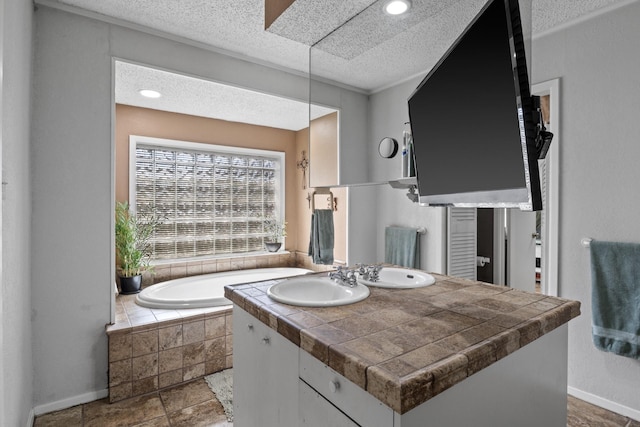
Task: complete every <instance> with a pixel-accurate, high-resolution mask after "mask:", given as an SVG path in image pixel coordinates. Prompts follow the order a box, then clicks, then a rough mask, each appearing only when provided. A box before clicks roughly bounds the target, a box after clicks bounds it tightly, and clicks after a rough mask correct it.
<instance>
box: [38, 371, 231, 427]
mask: <svg viewBox="0 0 640 427" xmlns="http://www.w3.org/2000/svg"><path fill="white" fill-rule="evenodd" d="M116 426H117V427H124V426H128V427H133V426H136V427H205V426H206V427H231V426H233V423H229V422H228V421H227V417H226V415H225V414H224V410H223V409H222V405H221V404H220V402H218V400H217V399H216V396H215V394H214V393H213V392H212V391H211V389H209V386H207V383H206V382H205V381H204V379H198V380H195V381H193V382H190V383H187V384H182V385H178V386H176V387H173V388H170V389H166V390H163V391H159V392H155V393H151V394H147V395H144V396H139V397H134V398H131V399H127V400H123V401H120V402H117V403H112V404H110V403H109V401H108V399H101V400H97V401H94V402H90V403H85V404H84V405H78V406H74V407H72V408H69V409H65V410H62V411H57V412H52V413H49V414H44V415H41V416H39V417H37V418H36V420H35V423H34V427H116Z"/></svg>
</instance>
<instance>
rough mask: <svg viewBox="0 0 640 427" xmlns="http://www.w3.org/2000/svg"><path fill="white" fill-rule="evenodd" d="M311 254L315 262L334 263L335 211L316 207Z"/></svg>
mask: <svg viewBox="0 0 640 427" xmlns="http://www.w3.org/2000/svg"><path fill="white" fill-rule="evenodd" d="M309 256H310V257H311V258H312V259H313V263H314V264H324V265H331V264H333V211H332V210H331V209H316V210H315V211H313V213H312V214H311V237H310V238H309Z"/></svg>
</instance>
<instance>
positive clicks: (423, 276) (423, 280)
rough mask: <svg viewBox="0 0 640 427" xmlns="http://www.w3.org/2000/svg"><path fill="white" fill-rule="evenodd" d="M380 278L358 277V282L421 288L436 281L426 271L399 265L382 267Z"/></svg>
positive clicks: (369, 284)
mask: <svg viewBox="0 0 640 427" xmlns="http://www.w3.org/2000/svg"><path fill="white" fill-rule="evenodd" d="M379 278H380V279H379V280H378V281H377V282H372V281H370V280H364V279H361V278H358V282H360V283H362V284H363V285H367V286H374V287H378V288H396V289H409V288H421V287H423V286H429V285H433V284H434V283H435V282H436V279H435V277H433V276H432V275H431V274H429V273H425V272H424V271H420V270H414V269H411V268H397V267H384V268H382V270H380V274H379Z"/></svg>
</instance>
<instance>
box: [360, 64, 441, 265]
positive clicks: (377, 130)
mask: <svg viewBox="0 0 640 427" xmlns="http://www.w3.org/2000/svg"><path fill="white" fill-rule="evenodd" d="M422 78H423V77H416V78H413V79H411V80H409V81H407V82H404V83H401V84H398V85H396V86H393V87H391V88H388V89H385V90H383V91H380V92H377V93H375V94H373V95H371V96H370V99H369V105H370V108H369V114H370V117H369V131H370V137H369V140H370V143H371V144H372V146H371V147H370V149H369V150H368V156H369V162H370V164H371V165H372V174H373V177H374V179H373V180H374V181H388V180H392V179H398V178H400V177H401V175H402V167H401V163H400V162H401V159H402V153H401V152H400V151H399V152H398V155H397V156H396V157H395V158H393V159H384V158H382V157H380V156H379V155H378V151H377V144H378V142H379V141H380V140H381V139H382V138H384V137H385V136H390V137H393V138H395V139H396V140H397V141H398V143H399V144H400V146H401V147H402V131H403V130H405V129H408V127H405V125H404V123H405V122H408V121H409V111H408V107H407V99H409V96H410V95H411V93H413V91H414V90H415V88H416V87H417V86H418V84H419V83H420V82H421V81H422ZM400 149H401V148H400ZM406 194H407V190H400V189H392V188H391V186H389V185H382V186H379V187H376V200H377V203H376V205H375V206H377V211H376V224H375V229H376V230H377V235H376V241H375V243H374V247H375V248H376V255H375V256H376V261H379V262H382V261H384V229H385V227H387V226H390V225H395V226H405V227H416V228H418V227H423V228H425V229H426V230H427V233H426V234H424V235H421V236H420V267H421V268H422V269H425V270H427V271H431V272H434V273H444V272H445V268H446V253H445V251H444V247H445V246H444V244H445V239H446V235H445V232H446V222H445V217H444V215H445V209H444V208H435V207H421V206H420V205H418V204H417V203H413V202H411V201H410V200H409V199H408V198H407V197H406Z"/></svg>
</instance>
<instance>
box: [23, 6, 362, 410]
mask: <svg viewBox="0 0 640 427" xmlns="http://www.w3.org/2000/svg"><path fill="white" fill-rule="evenodd" d="M35 17H36V30H37V31H36V36H35V63H34V78H33V87H34V114H33V138H32V141H33V143H32V152H31V154H32V158H33V168H32V170H33V172H32V183H33V221H32V224H33V239H32V245H33V250H32V255H33V256H32V261H33V263H32V264H33V310H32V311H33V335H34V337H33V338H34V340H33V342H34V344H33V346H34V347H33V351H34V372H35V379H34V390H35V392H34V396H35V397H34V400H35V405H36V406H40V407H41V408H42V407H46V408H51V407H55V406H56V404H55V403H56V402H59V403H60V402H69V401H70V400H66V399H72V400H73V399H76V400H77V399H81V400H82V399H90V398H91V397H92V396H95V392H100V391H102V390H104V389H105V388H106V387H107V339H106V335H105V332H104V326H105V324H106V323H108V322H109V320H110V299H111V297H110V293H111V290H112V286H113V285H112V283H113V282H112V277H113V254H112V251H111V240H112V236H111V234H112V230H111V226H110V224H111V218H112V212H113V199H114V196H113V190H112V185H113V172H112V156H113V148H112V135H111V132H112V114H113V111H112V110H113V105H112V102H113V101H112V72H111V67H112V58H119V59H123V60H129V61H133V62H137V63H142V64H148V65H151V66H154V67H157V68H161V69H167V70H173V71H178V72H182V73H184V74H187V75H192V76H196V77H202V78H208V79H211V80H215V81H220V82H224V83H227V84H233V85H237V86H240V87H245V88H251V89H255V90H260V91H263V92H265V93H270V94H276V95H280V96H285V97H289V98H293V99H299V100H306V99H307V97H308V91H309V83H308V79H307V78H305V77H304V76H300V75H295V74H288V73H285V72H283V71H280V70H277V69H274V68H269V67H264V66H260V65H257V64H253V63H249V62H245V61H242V60H239V59H236V58H232V57H229V56H225V55H222V54H220V53H216V52H212V51H207V50H203V49H200V48H197V47H194V46H191V45H187V44H182V43H180V42H178V41H175V40H170V39H166V38H161V37H158V36H155V35H150V34H146V33H141V32H139V31H136V30H133V29H128V28H124V27H119V26H117V25H113V24H107V23H104V22H99V21H95V20H93V19H90V18H86V17H82V16H77V15H73V14H70V13H67V12H63V11H60V10H55V9H51V8H49V7H45V6H39V8H38V11H37V13H36V14H35ZM301 61H308V58H307V57H306V56H305V57H304V58H301ZM340 97H341V104H340V105H339V106H341V107H342V108H343V110H346V111H350V109H353V108H355V107H354V106H359V105H360V104H361V103H362V102H365V101H366V97H364V96H363V95H359V94H352V93H349V92H348V91H344V90H342V91H341V93H340ZM359 98H362V99H359ZM353 113H354V114H359V113H358V111H354V112H353ZM60 405H62V403H60ZM60 405H59V406H60Z"/></svg>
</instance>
